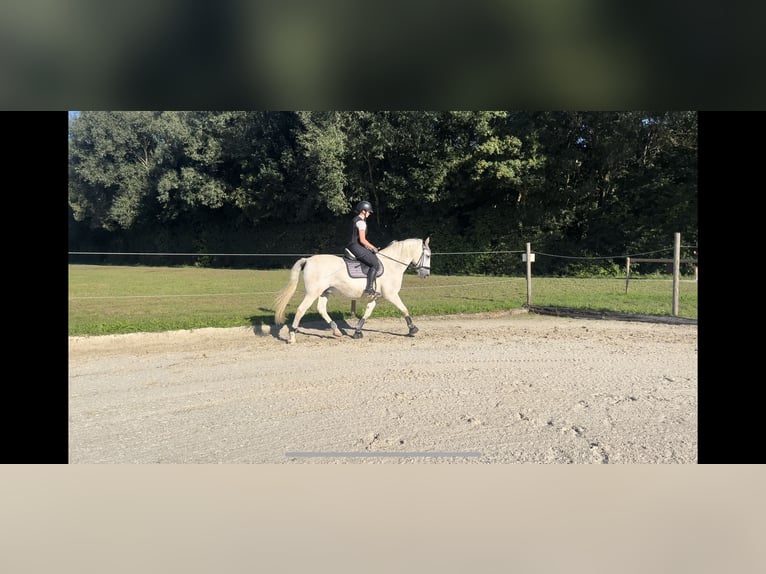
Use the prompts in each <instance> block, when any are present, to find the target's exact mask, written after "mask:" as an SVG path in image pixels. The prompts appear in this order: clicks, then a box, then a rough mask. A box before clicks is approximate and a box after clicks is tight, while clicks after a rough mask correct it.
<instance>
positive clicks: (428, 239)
mask: <svg viewBox="0 0 766 574" xmlns="http://www.w3.org/2000/svg"><path fill="white" fill-rule="evenodd" d="M429 241H431V238H430V237H426V240H425V241H424V242H423V243H424V244H425V246H426V247H428V242H429Z"/></svg>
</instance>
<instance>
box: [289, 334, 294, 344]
mask: <svg viewBox="0 0 766 574" xmlns="http://www.w3.org/2000/svg"><path fill="white" fill-rule="evenodd" d="M287 343H288V344H291V343H295V333H293V332H290V335H289V336H288V337H287Z"/></svg>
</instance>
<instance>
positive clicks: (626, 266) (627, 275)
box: [625, 257, 630, 293]
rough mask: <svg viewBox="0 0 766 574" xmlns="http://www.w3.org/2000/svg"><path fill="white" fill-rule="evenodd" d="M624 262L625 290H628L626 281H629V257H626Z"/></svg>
mask: <svg viewBox="0 0 766 574" xmlns="http://www.w3.org/2000/svg"><path fill="white" fill-rule="evenodd" d="M626 261H627V262H626V263H625V292H626V293H627V292H628V283H630V257H626Z"/></svg>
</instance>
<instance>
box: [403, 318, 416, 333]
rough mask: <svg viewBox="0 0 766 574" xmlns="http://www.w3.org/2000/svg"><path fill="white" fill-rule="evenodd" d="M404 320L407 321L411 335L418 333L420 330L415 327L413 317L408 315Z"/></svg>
mask: <svg viewBox="0 0 766 574" xmlns="http://www.w3.org/2000/svg"><path fill="white" fill-rule="evenodd" d="M404 320H405V321H407V328H408V329H409V330H410V335H414V334H415V333H417V332H418V328H417V327H416V326H415V323H413V322H412V317H410V316H409V315H406V316H405V317H404Z"/></svg>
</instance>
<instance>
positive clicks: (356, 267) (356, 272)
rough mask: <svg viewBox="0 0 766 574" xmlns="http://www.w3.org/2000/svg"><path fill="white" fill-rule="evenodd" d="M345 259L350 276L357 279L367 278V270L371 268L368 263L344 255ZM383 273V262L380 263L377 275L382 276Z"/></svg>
mask: <svg viewBox="0 0 766 574" xmlns="http://www.w3.org/2000/svg"><path fill="white" fill-rule="evenodd" d="M343 261H345V262H346V269H347V270H348V276H349V277H353V278H355V279H366V278H367V270H368V269H369V268H370V266H369V265H367V264H366V263H362V262H361V261H359V260H358V259H355V260H351V259H349V258H348V257H344V258H343ZM381 275H383V262H382V261H381V263H380V269H378V272H377V274H376V275H375V277H380V276H381Z"/></svg>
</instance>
